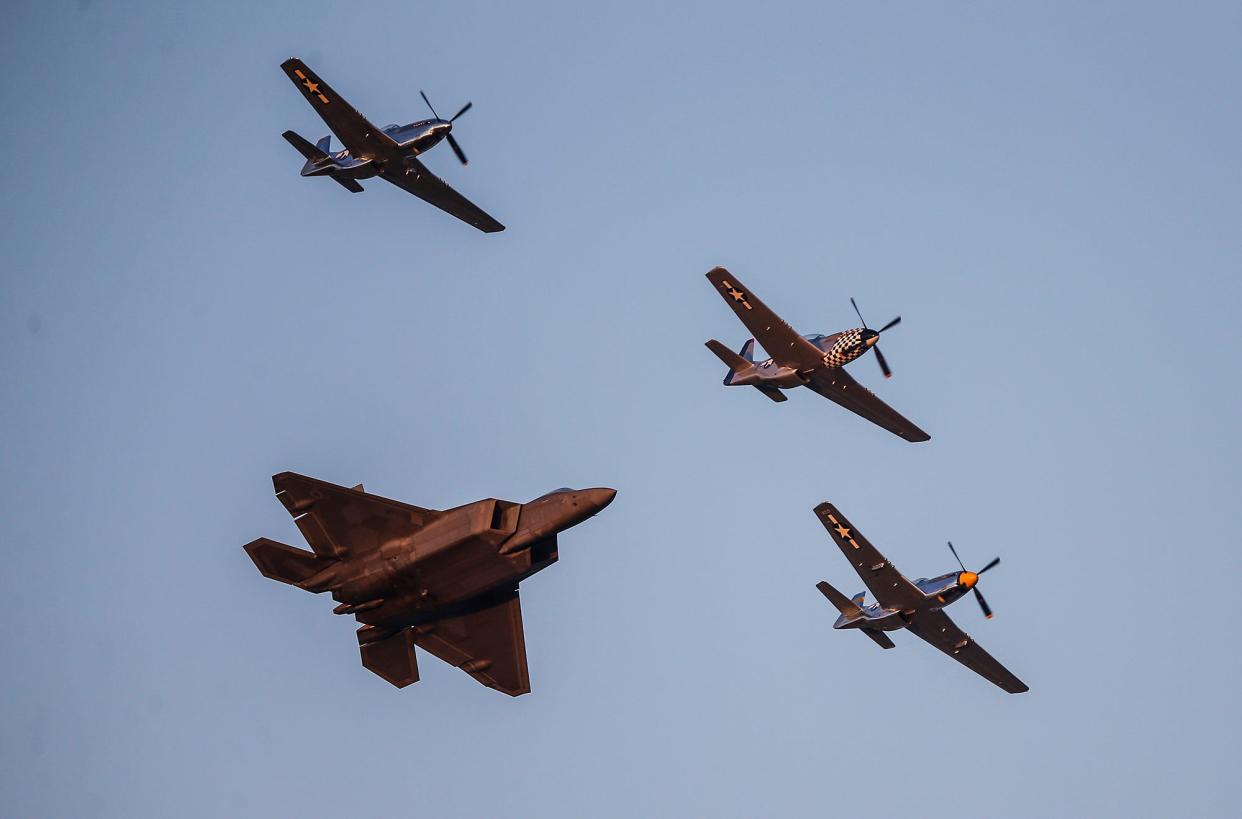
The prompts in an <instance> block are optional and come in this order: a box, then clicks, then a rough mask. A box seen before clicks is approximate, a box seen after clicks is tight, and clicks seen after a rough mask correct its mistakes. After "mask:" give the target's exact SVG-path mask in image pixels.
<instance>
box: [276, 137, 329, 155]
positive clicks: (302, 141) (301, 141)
mask: <svg viewBox="0 0 1242 819" xmlns="http://www.w3.org/2000/svg"><path fill="white" fill-rule="evenodd" d="M281 136H282V137H284V138H285V140H286V141H287V142H288V143H289V144H290V145H292V146H293V147H294V148H296V149H297V152H298V153H300V154H301V155H302V156H304V157H306V159H307V160H309V161H311V162H315V161H317V160H320V159H327V158H328V154H327V153H326V152H324V151H322V150H320V149H319V148H318V147H316V146H314V145H311V144H310V143H309V142H307V141H306V138H305V137H303V136H302V135H301V134H297V133H294V132H293V131H285V132H284V133H283V134H281ZM321 141H322V140H321Z"/></svg>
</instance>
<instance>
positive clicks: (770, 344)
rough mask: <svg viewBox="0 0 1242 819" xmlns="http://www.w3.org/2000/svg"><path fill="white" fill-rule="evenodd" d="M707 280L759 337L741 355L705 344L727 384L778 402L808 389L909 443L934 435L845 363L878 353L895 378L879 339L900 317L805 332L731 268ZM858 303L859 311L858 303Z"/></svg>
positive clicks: (888, 373)
mask: <svg viewBox="0 0 1242 819" xmlns="http://www.w3.org/2000/svg"><path fill="white" fill-rule="evenodd" d="M707 279H708V281H710V282H711V283H712V285H713V286H714V287H715V288H716V291H717V292H718V293H720V295H721V296H722V297H723V298H724V300H725V303H726V304H728V305H729V307H730V308H731V309H732V310H733V312H734V314H736V315H737V317H738V318H739V319H741V321H742V323H743V324H744V325H746V329H747V330H749V331H750V332H751V334H752V335H753V336H754V338H752V339H750V340H749V341H747V342H746V343H745V344H744V345H743V346H742V349H741V351H740V352H736V353H735V352H733V351H732V350H730V349H729V348H728V347H726V346H725V345H723V344H721V343H720V342H719V341H717V340H716V339H714V338H713V339H710V340H709V341H707V342H706V345H707V348H708V349H709V350H711V351H712V352H713V353H715V354H716V357H717V358H719V359H720V360H721V361H723V362H724V363H725V365H726V366H727V367H728V368H729V372H728V373H727V374H726V375H725V378H724V384H725V386H727V387H742V386H749V387H754V388H755V389H757V390H759V392H761V393H763V394H764V395H766V396H767V397H768V398H770V399H772V400H773V401H785V400H787V398H786V396H785V394H784V393H783V392H782V390H789V389H793V388H794V387H807V388H808V389H810V390H812V391H814V392H817V393H819V394H820V395H822V396H824V397H825V398H827V399H829V400H831V401H835V402H836V403H838V404H840V405H841V406H843V407H845V408H846V409H848V410H850V411H851V412H854V413H857V414H858V415H861V416H862V417H863V418H866V419H867V420H868V421H870V422H871V423H873V424H876V425H878V426H881V427H883V428H884V429H887V430H888V431H889V432H891V433H893V434H894V435H897V436H898V437H900V438H904V439H905V440H907V441H910V442H912V443H918V442H921V441H927V440H930V439H931V436H930V435H928V434H927V433H926V432H924V431H923V430H921V429H919V428H918V427H917V426H916V425H915V424H913V423H911V422H910V421H909V420H908V419H906V418H905V417H904V416H903V415H901V413H899V412H897V411H896V410H894V409H893V408H892V407H890V406H889V405H888V404H886V403H884V402H883V401H881V400H880V399H879V398H878V397H877V396H876V395H875V394H874V393H872V392H871V391H870V390H868V389H867V388H866V387H864V386H863V385H862V384H859V383H858V382H857V381H855V380H854V378H853V377H852V376H851V375H850V374H849V373H847V372H846V371H845V369H844V367H845V365H846V364H848V363H850V362H851V361H853V360H855V359H856V358H859V357H860V356H862V355H864V354H865V353H867V352H868V351H874V352H875V356H876V361H877V362H879V364H880V369H881V370H882V371H883V372H884V376H885V377H886V378H887V377H889V376H891V375H892V372H891V370H889V368H888V362H887V361H885V360H884V356H883V354H881V353H880V348H879V347H877V346H876V342H878V341H879V339H880V334H881V333H883V332H884V331H885V330H888V329H889V328H890V327H893V326H895V325H896V324H897V323H898V322H900V321H901V317H900V316H898V317H897V318H895V319H893V320H892V321H890V322H889V323H888V324H886V325H885V326H883V327H881V328H880V329H879V330H873V329H871V328H870V327H867V326H865V324H864V326H863V327H855V328H853V329H851V330H845V331H843V332H840V333H833V334H831V335H823V334H813V335H800V334H799V333H797V332H796V331H795V330H794V329H793V328H792V327H790V326H789V325H788V324H787V323H786V322H785V321H784V320H783V319H781V317H780V316H778V315H776V313H774V312H772V310H771V308H769V307H768V306H767V305H766V304H764V303H763V302H762V301H761V300H760V299H759V297H757V296H756V295H755V294H754V293H752V292H750V291H748V290H747V289H746V287H745V286H744V285H743V284H742V283H741V282H740V281H739V280H738V278H737V277H736V276H734V275H733V274H731V273H730V272H729V271H728V270H725V269H724V268H723V267H717V268H714V269H712V270H711V271H709V272H708V274H707ZM850 301H851V302H852V301H853V299H851V300H850ZM854 307H855V310H857V308H858V306H857V305H854ZM859 318H861V314H859ZM756 340H758V342H759V344H760V345H761V346H762V347H763V349H764V350H766V351H767V353H768V355H769V356H770V358H768V359H767V360H765V361H760V362H756V361H755V357H754V351H755V341H756Z"/></svg>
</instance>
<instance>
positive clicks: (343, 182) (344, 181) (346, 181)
mask: <svg viewBox="0 0 1242 819" xmlns="http://www.w3.org/2000/svg"><path fill="white" fill-rule="evenodd" d="M332 181H333V182H335V183H337V184H338V185H340V186H341V187H342V188H344V189H345V190H347V191H349V192H350V193H362V192H363V190H365V188H363V187H362V186H361V185H359V184H358V180H357V179H350V178H349V177H348V176H337V175H336V174H332Z"/></svg>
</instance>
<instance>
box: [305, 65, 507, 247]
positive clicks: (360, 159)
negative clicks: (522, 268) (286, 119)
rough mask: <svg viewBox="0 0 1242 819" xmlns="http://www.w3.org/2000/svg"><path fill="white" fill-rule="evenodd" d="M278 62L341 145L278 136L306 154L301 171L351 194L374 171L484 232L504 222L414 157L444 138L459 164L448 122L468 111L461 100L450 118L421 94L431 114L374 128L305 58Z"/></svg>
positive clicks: (461, 156)
mask: <svg viewBox="0 0 1242 819" xmlns="http://www.w3.org/2000/svg"><path fill="white" fill-rule="evenodd" d="M280 67H281V68H283V69H284V70H285V73H286V74H288V75H289V79H291V80H293V84H294V85H296V86H297V87H298V90H299V91H301V92H302V96H303V97H305V98H306V101H307V102H309V103H310V104H311V107H312V108H314V109H315V111H317V112H318V113H319V116H320V117H322V118H323V121H324V122H325V123H326V124H327V126H328V127H329V128H331V129H332V133H334V134H336V137H337V139H339V140H340V141H341V142H342V143H344V145H345V150H343V151H336V152H335V153H334V152H333V151H332V148H331V137H324V138H323V139H321V140H319V141H318V142H317V143H315V144H314V145H312V144H310V142H308V141H307V140H305V139H304V138H302V137H301V136H299V135H297V134H295V133H294V132H293V131H285V132H284V134H282V136H283V137H284V138H285V139H286V140H288V141H289V144H290V145H292V146H293V147H294V148H296V149H297V151H298V153H300V154H302V156H304V157H306V164H305V165H303V166H302V176H326V177H329V178H330V179H332V180H333V181H335V182H337V183H338V184H340V185H341V186H342V187H344V188H345V189H347V190H349V191H352V192H353V193H362V185H360V184H358V180H359V179H369V178H371V177H373V176H379V177H381V178H383V179H385V180H387V181H389V182H391V183H392V184H394V185H396V186H397V187H398V188H401V189H402V190H406V191H409V192H410V193H412V194H414V195H415V196H417V197H418V198H420V199H422V200H424V201H426V202H430V203H431V204H433V205H435V206H436V207H437V208H439V209H440V210H443V211H445V212H447V213H450V214H452V215H453V216H456V217H457V218H458V219H461V220H462V221H463V222H467V223H469V224H471V225H474V226H475V227H477V228H478V229H479V230H481V231H483V232H484V233H496V232H498V231H501V230H504V229H505V226H504V225H502V224H500V222H497V221H496V220H495V219H493V218H492V217H490V216H488V215H487V214H486V213H484V212H483V211H482V210H481V209H480V208H479V207H478V206H477V205H475V204H474V203H473V202H471V201H470V200H469V199H467V198H466V197H464V196H462V195H461V194H460V193H458V192H457V191H455V190H453V189H452V188H450V187H449V186H448V184H447V183H445V181H444V180H443V179H440V178H439V177H438V176H436V175H435V174H433V173H432V172H431V171H429V170H427V167H426V166H425V165H423V163H421V162H419V161H418V157H419V155H421V154H424V153H426V152H427V151H429V150H430V149H431V148H433V147H435V146H436V145H438V144H439V143H440V141H441V140H447V142H448V144H449V147H450V148H452V149H453V153H455V154H456V155H457V158H458V160H460V161H461V164H463V165H465V164H466V154H465V153H464V152H463V151H462V149H461V146H460V145H458V144H457V140H456V139H454V138H453V121H454V120H456V119H457V118H458V117H460V116H461V115H462V114H464V113H466V112H467V111H469V110H470V106H471V103H466V104H465V105H464V106H462V109H461V110H460V111H458V112H457V113H456V114H455V115H454V116H453V117H451V118H450V119H441V118H440V115H439V114H437V113H436V110H435V109H434V108H431V102H430V101H429V100H428V99H427V95H426V94H422V92H421V91H420V92H419V93H420V94H422V97H423V102H426V103H427V107H428V108H431V114H432V117H433V118H432V119H423V120H419V121H418V122H411V123H410V124H409V125H388V126H386V127H384V128H376V127H375V126H374V125H372V124H371V123H370V122H368V121H367V118H366V117H364V116H363V115H362V114H360V113H358V112H357V111H356V110H354V108H353V107H352V106H351V105H350V104H349V103H348V102H346V101H345V99H344V97H342V96H341V95H340V94H338V93H336V91H334V90H333V89H332V87H331V86H330V85H328V84H327V83H326V82H324V81H323V80H321V79H320V78H319V76H318V75H316V74H315V72H313V71H311V70H310V69H309V68H307V67H306V63H304V62H302V61H301V60H299V59H297V58H292V59H288V60H285V61H284V62H283V63H281V64H280Z"/></svg>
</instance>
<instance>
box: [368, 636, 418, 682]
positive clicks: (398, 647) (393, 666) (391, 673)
mask: <svg viewBox="0 0 1242 819" xmlns="http://www.w3.org/2000/svg"><path fill="white" fill-rule="evenodd" d="M373 631H374V627H372V626H363V627H362V628H360V629H358V643H359V650H360V651H361V652H362V665H363V667H364V668H366V670H367V671H370V672H372V673H373V674H376V675H378V676H380V677H382V678H383V679H384V680H386V681H387V682H389V683H391V684H392V685H395V686H396V687H397V688H405V687H406V686H407V685H410V684H411V683H416V682H418V658H417V657H415V656H414V632H413V631H411V630H410V629H408V628H403V629H401V630H400V631H398V632H397V633H396V634H391V635H389V636H388V637H385V638H384V639H382V640H375V641H373V642H363V641H364V640H368V639H369V638H370V637H371V636H373Z"/></svg>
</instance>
